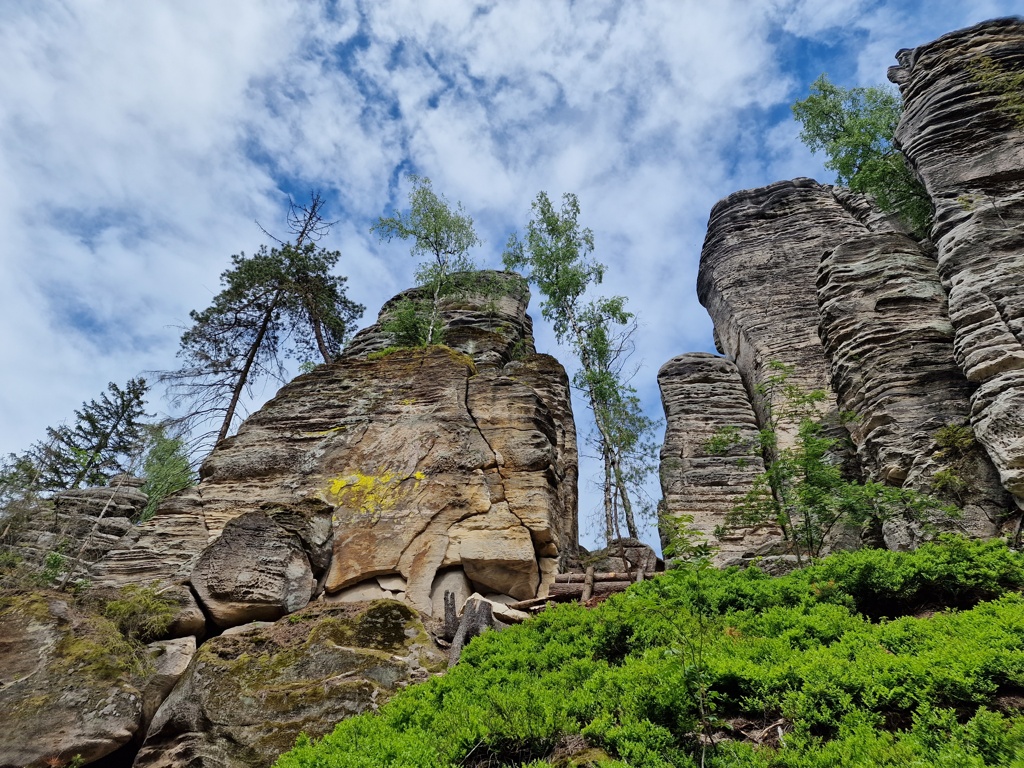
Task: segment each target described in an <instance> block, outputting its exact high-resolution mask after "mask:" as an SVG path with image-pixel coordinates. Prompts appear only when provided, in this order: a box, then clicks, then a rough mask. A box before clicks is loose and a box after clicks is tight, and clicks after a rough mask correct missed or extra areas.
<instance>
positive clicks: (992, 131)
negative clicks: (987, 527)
mask: <svg viewBox="0 0 1024 768" xmlns="http://www.w3.org/2000/svg"><path fill="white" fill-rule="evenodd" d="M897 59H898V60H899V66H896V67H893V68H891V69H890V70H889V77H890V79H891V80H893V82H895V83H897V84H898V85H899V88H900V91H901V92H902V94H903V99H904V112H903V116H902V119H901V120H900V125H899V128H898V129H897V132H896V142H897V144H898V145H899V147H900V148H901V149H902V151H903V152H904V154H905V155H906V156H907V158H908V159H909V161H910V162H911V164H912V165H913V167H914V170H915V171H916V173H917V175H918V176H919V177H920V178H921V180H922V181H923V182H924V185H925V188H926V189H927V191H928V194H929V196H930V197H931V199H932V202H933V204H934V205H935V224H934V227H933V229H932V240H933V241H934V242H935V245H936V248H937V251H938V272H939V276H940V277H941V279H942V283H943V285H944V286H945V288H946V290H947V291H948V293H949V315H950V319H951V321H952V324H953V329H954V332H955V340H954V351H955V354H956V359H957V362H958V363H959V364H960V366H961V368H962V369H963V370H964V372H965V374H966V376H967V379H968V381H970V382H971V384H972V386H973V387H974V392H973V394H972V396H971V400H972V415H971V422H972V425H973V427H974V431H975V434H976V435H977V438H978V440H979V441H980V442H981V443H982V444H983V445H984V446H985V449H986V450H987V451H988V453H989V455H990V456H991V458H992V460H993V462H994V463H995V465H996V468H997V469H998V470H999V474H1000V477H1001V479H1002V482H1003V485H1004V486H1005V487H1006V489H1007V490H1009V491H1010V492H1011V493H1013V494H1014V496H1015V498H1016V500H1017V502H1018V504H1021V505H1024V170H1022V169H1024V126H1022V125H1021V122H1020V118H1019V112H1017V113H1015V112H1013V108H1014V105H1015V104H1017V105H1019V103H1020V99H1021V96H1020V91H1019V86H1016V87H1014V86H1012V82H1013V81H1012V77H1013V76H1014V75H1016V76H1017V77H1019V76H1020V73H1021V72H1022V71H1024V21H1021V20H1020V19H1002V20H996V21H989V22H985V23H983V24H979V25H977V26H975V27H971V28H970V29H965V30H961V31H959V32H954V33H951V34H948V35H944V36H943V37H941V38H939V39H938V40H936V41H934V42H932V43H929V44H927V45H923V46H921V47H919V48H915V49H913V50H903V51H900V52H899V53H898V54H897ZM986 69H988V71H990V72H991V73H992V75H993V76H992V77H991V78H989V79H987V80H986V79H985V78H984V77H983V72H985V70H986ZM1004 86H1006V87H1004ZM1015 115H1016V116H1015Z"/></svg>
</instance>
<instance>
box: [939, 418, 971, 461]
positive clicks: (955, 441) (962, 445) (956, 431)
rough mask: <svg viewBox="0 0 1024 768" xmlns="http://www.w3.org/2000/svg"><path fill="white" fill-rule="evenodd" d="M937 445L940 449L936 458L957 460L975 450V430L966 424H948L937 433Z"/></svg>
mask: <svg viewBox="0 0 1024 768" xmlns="http://www.w3.org/2000/svg"><path fill="white" fill-rule="evenodd" d="M935 443H936V444H937V445H938V446H939V449H940V450H939V451H936V452H935V454H934V456H935V458H937V459H945V458H957V457H960V456H963V455H964V454H965V453H967V452H968V451H970V450H971V449H972V448H974V446H975V444H976V443H975V440H974V430H973V429H971V428H970V427H969V426H967V425H966V424H947V425H946V426H944V427H942V428H940V429H939V430H937V431H936V432H935Z"/></svg>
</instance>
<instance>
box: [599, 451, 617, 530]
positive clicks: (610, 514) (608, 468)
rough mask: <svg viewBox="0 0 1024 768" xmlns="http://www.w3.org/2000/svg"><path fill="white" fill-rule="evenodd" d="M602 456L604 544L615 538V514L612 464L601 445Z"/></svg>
mask: <svg viewBox="0 0 1024 768" xmlns="http://www.w3.org/2000/svg"><path fill="white" fill-rule="evenodd" d="M601 453H603V454H604V529H605V536H604V540H605V541H606V542H608V541H611V540H612V539H613V538H614V537H615V513H614V511H613V508H612V464H611V459H610V457H609V456H608V447H607V446H606V445H603V444H602V450H601Z"/></svg>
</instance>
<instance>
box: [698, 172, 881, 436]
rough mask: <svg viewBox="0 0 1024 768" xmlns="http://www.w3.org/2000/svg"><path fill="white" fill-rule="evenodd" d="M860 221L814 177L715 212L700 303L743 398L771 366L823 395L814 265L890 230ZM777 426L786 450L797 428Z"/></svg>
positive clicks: (737, 199) (764, 407)
mask: <svg viewBox="0 0 1024 768" xmlns="http://www.w3.org/2000/svg"><path fill="white" fill-rule="evenodd" d="M847 205H850V203H849V202H847ZM858 213H861V214H862V218H864V219H865V221H864V222H862V221H860V220H859V219H858V218H857V217H856V216H855V215H854V214H853V213H851V211H850V210H848V208H847V207H846V206H844V204H843V203H841V202H840V201H839V200H837V199H836V197H835V196H834V195H833V194H832V190H831V188H830V187H827V186H823V185H821V184H818V183H817V182H815V181H813V180H811V179H794V180H792V181H781V182H778V183H775V184H771V185H769V186H767V187H762V188H759V189H751V190H744V191H742V192H736V193H734V194H732V195H730V196H729V197H727V198H725V199H724V200H721V201H720V202H719V203H718V204H716V205H715V207H714V208H713V209H712V211H711V219H710V221H709V222H708V233H707V237H706V238H705V240H704V247H703V250H702V251H701V258H700V270H699V272H698V275H697V297H698V298H699V299H700V302H701V304H703V305H704V307H706V308H707V310H708V313H709V314H710V315H711V319H712V320H713V321H714V324H715V333H716V338H717V340H718V344H719V350H720V351H721V352H722V353H723V354H725V355H726V356H728V357H729V358H731V359H732V360H734V361H735V362H736V365H737V366H738V369H739V372H740V375H741V376H742V377H743V381H744V383H745V384H746V387H747V390H748V391H749V392H756V391H758V389H759V388H762V387H764V386H765V385H766V384H767V383H768V381H769V379H770V378H771V377H772V376H774V375H776V374H777V373H778V372H777V371H775V370H773V369H772V367H771V364H772V363H773V362H779V363H784V364H786V365H788V366H792V368H793V374H792V376H791V377H790V379H789V381H788V383H789V384H794V385H796V386H798V387H799V388H800V389H802V390H803V391H805V392H810V391H813V390H818V389H827V387H828V367H827V365H826V362H825V357H824V353H823V351H822V347H821V340H820V339H819V338H818V304H817V300H816V298H815V282H816V280H817V274H818V262H819V261H820V260H821V256H822V254H823V253H825V252H826V251H829V250H832V249H833V248H835V247H836V246H837V245H839V244H841V243H842V242H844V241H845V240H847V239H849V238H851V237H855V236H857V235H860V234H863V233H866V232H869V231H871V228H885V227H887V226H888V225H887V223H886V220H885V219H884V218H879V217H874V218H872V217H870V216H869V215H868V214H867V213H862V212H860V211H859V209H858ZM782 397H783V396H782V394H781V392H779V391H774V392H770V393H768V395H767V402H761V401H760V400H758V401H756V402H755V403H754V408H755V410H756V412H757V414H758V418H759V421H760V423H762V424H766V423H768V421H769V417H768V408H769V407H770V406H775V407H779V406H781V405H783V403H782V402H781V398H782ZM824 410H825V411H826V412H827V411H828V407H827V406H826V407H825V409H824ZM780 427H781V429H780V442H781V443H782V444H783V445H785V444H787V443H788V441H789V440H790V439H791V437H792V434H793V432H794V431H795V425H794V424H788V423H786V422H783V423H781V424H780Z"/></svg>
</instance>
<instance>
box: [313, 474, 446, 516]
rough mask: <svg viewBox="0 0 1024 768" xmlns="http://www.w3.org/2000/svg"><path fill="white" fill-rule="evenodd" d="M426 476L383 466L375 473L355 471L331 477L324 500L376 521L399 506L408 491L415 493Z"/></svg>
mask: <svg viewBox="0 0 1024 768" xmlns="http://www.w3.org/2000/svg"><path fill="white" fill-rule="evenodd" d="M424 479H426V475H425V474H424V473H423V472H414V473H413V474H411V475H405V474H398V473H396V472H392V471H391V470H389V469H383V468H382V469H380V470H378V471H377V472H376V473H374V474H364V473H362V472H353V473H350V474H347V475H341V476H339V477H336V478H334V479H333V480H331V481H330V483H329V484H328V486H327V488H326V490H325V492H324V499H325V501H327V502H328V503H329V504H333V505H334V506H336V507H344V508H345V509H348V510H351V511H352V512H354V513H355V514H358V515H365V516H367V517H370V518H372V519H374V520H376V519H377V518H379V517H380V516H381V515H382V514H385V513H387V512H391V511H393V510H394V509H395V508H396V507H398V504H399V502H400V501H401V500H402V499H403V498H405V497H406V496H407V495H408V494H409V493H414V492H415V491H416V490H417V489H418V488H419V487H420V483H421V482H422V481H423V480H424ZM335 522H337V518H335Z"/></svg>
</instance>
